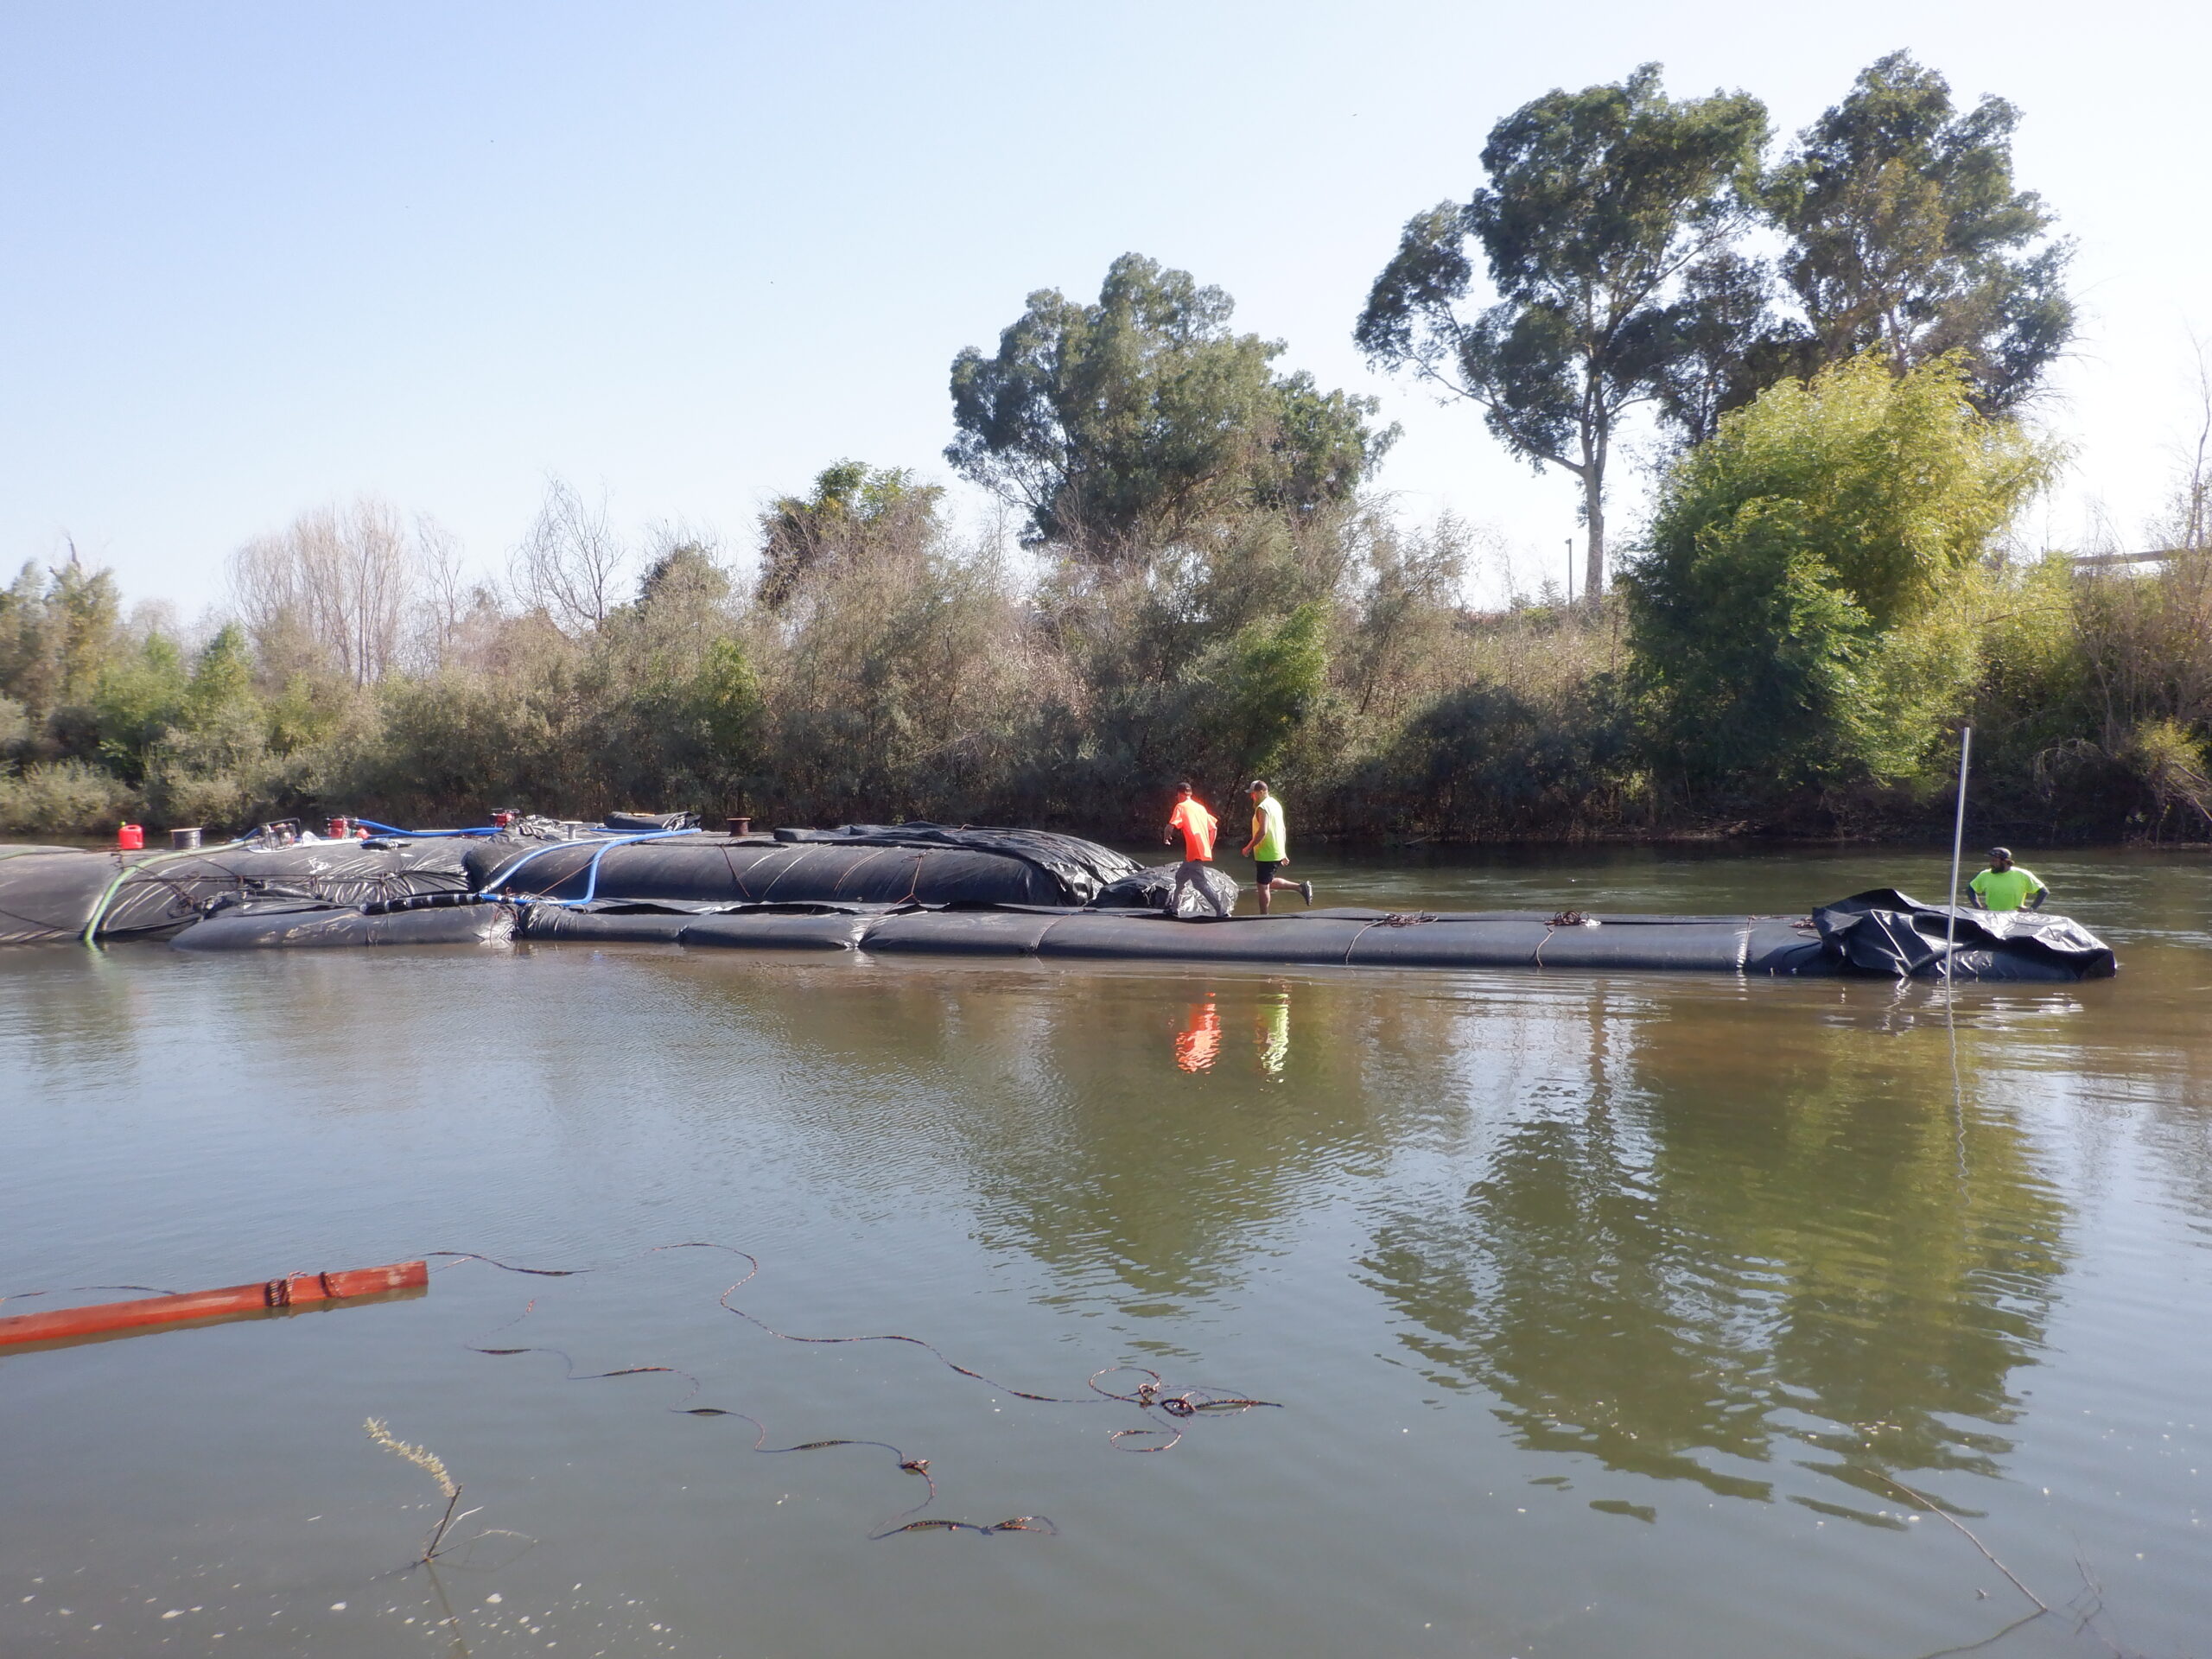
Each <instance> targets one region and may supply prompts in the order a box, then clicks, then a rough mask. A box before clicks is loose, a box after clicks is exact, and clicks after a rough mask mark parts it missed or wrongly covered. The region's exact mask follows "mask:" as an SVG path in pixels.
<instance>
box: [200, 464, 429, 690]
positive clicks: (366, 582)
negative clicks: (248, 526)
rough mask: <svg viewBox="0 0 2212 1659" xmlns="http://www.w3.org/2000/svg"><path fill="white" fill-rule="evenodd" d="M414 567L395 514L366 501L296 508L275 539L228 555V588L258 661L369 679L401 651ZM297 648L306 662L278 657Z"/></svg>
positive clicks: (359, 680) (412, 554) (356, 680)
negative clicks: (312, 509)
mask: <svg viewBox="0 0 2212 1659" xmlns="http://www.w3.org/2000/svg"><path fill="white" fill-rule="evenodd" d="M415 573H416V554H415V549H414V546H413V544H412V543H410V540H409V539H408V535H407V530H406V527H405V526H404V524H402V523H401V522H400V519H399V515H398V514H397V513H396V512H393V511H392V509H391V507H390V506H388V505H385V503H383V502H381V501H376V500H371V499H362V500H359V501H356V502H354V503H353V505H352V506H350V507H348V508H346V509H344V510H343V511H340V509H338V508H335V507H320V508H317V509H316V510H315V512H303V513H302V514H301V515H300V516H299V517H298V518H295V519H294V520H293V521H292V523H291V524H290V525H289V527H288V528H286V529H285V530H283V531H280V532H279V533H277V535H274V536H264V537H257V538H256V539H255V540H253V541H251V542H249V543H246V545H245V546H244V547H243V548H241V549H239V550H238V553H237V555H236V556H234V557H233V558H232V561H231V589H232V595H233V597H234V598H235V599H236V601H237V602H238V612H239V613H240V615H241V616H243V617H244V618H245V623H246V626H247V628H248V630H249V631H250V632H251V633H252V635H253V638H254V640H255V643H256V644H257V645H258V646H259V647H260V650H261V654H262V656H263V658H264V659H265V660H268V661H270V662H271V663H273V664H278V665H280V666H283V667H300V668H304V667H308V666H310V665H313V666H317V667H323V668H327V669H328V670H330V671H334V672H336V673H338V674H340V675H341V676H343V677H345V678H346V679H349V680H351V681H352V682H353V683H354V684H355V685H368V684H372V683H374V682H376V681H378V680H380V679H382V678H383V677H384V675H385V671H386V670H387V669H389V668H391V666H393V664H394V661H395V659H396V658H397V656H398V652H399V642H400V631H401V628H402V626H403V625H404V623H405V621H406V620H407V616H408V613H409V611H410V607H413V605H414V604H415V602H416V592H415ZM302 653H304V654H305V655H306V656H308V658H309V659H310V662H308V663H298V662H287V661H286V660H285V659H286V658H290V657H296V656H297V655H300V654H302ZM318 658H319V659H320V660H319V662H317V661H315V660H314V659H318Z"/></svg>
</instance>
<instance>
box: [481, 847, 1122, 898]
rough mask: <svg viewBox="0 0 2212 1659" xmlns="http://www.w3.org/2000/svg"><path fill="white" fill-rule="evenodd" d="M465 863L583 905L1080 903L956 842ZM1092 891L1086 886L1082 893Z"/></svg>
mask: <svg viewBox="0 0 2212 1659" xmlns="http://www.w3.org/2000/svg"><path fill="white" fill-rule="evenodd" d="M1061 839H1063V840H1072V839H1073V838H1072V837H1061ZM1097 850H1098V851H1100V852H1102V853H1103V852H1105V851H1106V850H1107V849H1104V848H1100V849H1097ZM464 856H465V859H466V861H467V866H468V868H469V871H470V874H472V875H473V876H474V879H475V883H476V885H477V886H478V887H493V888H494V889H495V890H496V891H498V892H499V893H516V894H530V895H534V896H539V897H544V898H550V899H582V898H583V897H585V895H586V893H587V890H588V891H589V893H590V894H591V896H592V897H594V898H601V899H651V900H664V901H681V902H689V903H698V904H720V905H731V904H772V903H777V902H799V903H804V902H829V903H847V904H874V905H888V904H921V905H956V904H967V905H993V904H997V905H1067V904H1079V903H1081V902H1083V898H1078V897H1076V896H1073V895H1071V893H1070V891H1069V888H1068V887H1067V886H1066V885H1065V882H1064V881H1063V880H1062V878H1061V877H1060V876H1058V875H1057V874H1054V873H1053V872H1052V870H1050V869H1048V868H1046V867H1045V866H1044V865H1042V864H1039V863H1038V862H1036V861H1033V860H1030V859H1027V858H1021V857H1017V856H1015V855H1013V854H1010V853H1003V852H998V851H995V850H992V849H988V848H984V847H968V846H962V845H958V844H951V845H937V844H934V843H927V842H905V841H893V842H874V841H864V840H863V841H853V840H844V841H831V842H822V841H809V842H778V841H774V840H772V839H768V838H766V837H758V836H746V837H742V838H740V837H733V836H673V837H671V838H670V839H667V840H654V841H632V842H619V841H610V840H607V839H605V838H601V839H597V840H583V841H571V842H531V841H524V840H506V839H499V840H493V841H489V842H475V843H473V844H472V845H471V846H470V848H469V849H468V851H467V854H466V855H464ZM1113 856H1116V857H1118V856H1119V855H1113ZM525 860H527V861H526V862H525ZM594 861H595V862H596V874H594ZM1122 862H1124V863H1127V862H1128V861H1127V860H1123V861H1122ZM1095 891H1096V888H1095V887H1085V888H1084V897H1087V896H1088V895H1089V893H1092V892H1095Z"/></svg>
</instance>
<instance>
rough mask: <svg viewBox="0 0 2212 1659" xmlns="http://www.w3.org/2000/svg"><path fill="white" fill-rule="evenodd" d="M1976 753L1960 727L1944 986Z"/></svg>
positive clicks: (1969, 733) (1970, 734) (1968, 732)
mask: <svg viewBox="0 0 2212 1659" xmlns="http://www.w3.org/2000/svg"><path fill="white" fill-rule="evenodd" d="M1973 753H1974V728H1973V727H1971V726H1962V727H1961V728H1959V810H1958V816H1957V817H1956V818H1955V819H1954V820H1953V821H1952V823H1951V901H1950V903H1949V904H1948V906H1946V907H1945V908H1946V911H1947V913H1946V915H1945V916H1944V918H1943V983H1944V984H1945V985H1946V986H1947V987H1948V985H1949V984H1950V982H1951V942H1952V940H1953V938H1955V936H1956V934H1957V932H1958V925H1959V917H1958V910H1959V855H1960V854H1961V852H1962V851H1963V850H1964V849H1965V848H1966V842H1967V757H1968V756H1969V755H1971V754H1973Z"/></svg>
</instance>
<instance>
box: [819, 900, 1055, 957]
mask: <svg viewBox="0 0 2212 1659" xmlns="http://www.w3.org/2000/svg"><path fill="white" fill-rule="evenodd" d="M1068 919H1070V918H1066V917H1064V916H1055V915H1040V914H1039V913H1037V912H1033V911H1007V910H918V911H908V912H901V913H899V914H898V915H895V916H884V917H880V918H877V919H876V920H874V921H873V922H871V923H870V924H869V925H868V931H867V934H866V936H865V937H864V938H862V939H861V949H862V950H868V951H874V952H878V953H880V954H885V955H906V956H958V957H979V956H980V957H1022V956H1033V955H1035V954H1036V953H1037V950H1038V947H1039V944H1042V943H1043V941H1044V938H1045V935H1046V933H1048V932H1049V931H1052V929H1053V928H1054V927H1057V926H1058V925H1060V924H1061V923H1062V922H1063V921H1065V920H1068Z"/></svg>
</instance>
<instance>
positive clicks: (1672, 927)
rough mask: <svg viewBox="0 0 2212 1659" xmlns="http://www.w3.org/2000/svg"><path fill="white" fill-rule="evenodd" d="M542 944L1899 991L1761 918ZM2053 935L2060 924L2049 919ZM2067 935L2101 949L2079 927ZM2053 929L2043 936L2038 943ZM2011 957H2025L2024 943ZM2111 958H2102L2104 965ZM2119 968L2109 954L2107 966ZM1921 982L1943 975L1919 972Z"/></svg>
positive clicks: (2009, 961)
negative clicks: (1841, 980)
mask: <svg viewBox="0 0 2212 1659" xmlns="http://www.w3.org/2000/svg"><path fill="white" fill-rule="evenodd" d="M527 915H528V919H527V921H526V923H525V925H524V935H525V937H527V938H533V939H548V940H552V939H560V938H591V939H602V940H617V939H635V940H645V939H652V940H658V941H662V942H666V943H674V944H688V945H702V946H719V947H722V948H745V947H750V948H753V949H759V950H784V949H794V948H797V949H816V950H823V949H827V950H864V951H867V952H869V953H871V954H874V955H898V954H930V955H957V956H1031V955H1034V956H1038V957H1052V958H1058V959H1065V960H1092V961H1121V962H1128V961H1136V962H1185V963H1197V962H1209V963H1254V964H1258V965H1281V966H1306V967H1331V966H1351V967H1358V966H1367V967H1395V968H1426V969H1467V968H1538V969H1560V970H1563V971H1568V972H1585V973H1603V972H1617V973H1646V972H1675V973H1719V974H1743V975H1753V976H1763V977H1776V976H1789V977H1813V978H1834V977H1837V976H1852V977H1869V976H1879V977H1884V978H1891V977H1896V976H1897V973H1896V970H1895V969H1893V968H1891V967H1888V966H1884V965H1881V964H1879V963H1875V964H1872V965H1870V963H1868V962H1866V961H1863V960H1858V959H1854V958H1853V957H1850V956H1848V955H1847V954H1845V953H1844V952H1843V951H1842V950H1840V949H1838V948H1836V947H1835V946H1834V945H1832V944H1829V943H1828V942H1827V941H1826V940H1824V939H1822V938H1821V937H1820V936H1819V935H1818V934H1817V933H1815V932H1814V931H1810V929H1809V928H1808V925H1806V924H1804V923H1803V922H1801V921H1796V920H1793V919H1790V918H1778V917H1763V916H1685V917H1665V916H1620V917H1605V918H1598V919H1596V920H1595V921H1592V920H1586V919H1585V918H1579V917H1577V918H1567V917H1564V916H1561V917H1549V916H1546V915H1544V914H1543V913H1541V912H1533V911H1531V912H1460V913H1456V914H1455V913H1445V914H1431V913H1414V914H1405V913H1395V912H1386V911H1363V910H1328V911H1311V912H1307V911H1300V912H1280V913H1278V914H1276V915H1274V916H1269V917H1256V916H1253V917H1244V918H1238V919H1236V920H1231V921H1218V922H1202V923H1187V922H1179V921H1177V920H1175V919H1173V918H1168V917H1166V916H1160V915H1157V914H1151V913H1144V912H1128V911H1122V912H1112V911H1096V910H1066V909H1051V908H1045V907H1033V908H1025V909H1000V910H934V911H932V910H918V909H914V908H911V907H901V908H897V909H892V910H881V909H874V910H871V909H868V908H855V910H853V911H851V912H837V913H834V914H822V915H804V914H800V915H794V914H792V913H790V912H787V911H779V910H776V909H772V908H764V909H757V910H756V909H740V910H734V911H729V912H721V913H718V914H712V915H699V914H687V913H677V912H660V913H655V912H649V911H644V910H641V909H637V908H625V907H615V908H612V909H609V910H607V911H580V910H571V909H567V908H565V907H563V906H551V905H538V906H531V908H530V910H529V912H527ZM2044 920H2045V922H2046V923H2048V924H2056V923H2059V922H2061V921H2063V920H2064V918H2056V917H2053V918H2044ZM2067 926H2068V927H2069V928H2070V929H2072V930H2073V931H2074V932H2075V933H2076V934H2078V935H2079V936H2080V937H2081V938H2084V939H2087V938H2090V937H2091V936H2089V935H2088V933H2087V932H2086V931H2083V930H2081V929H2080V928H2079V926H2078V925H2076V924H2072V923H2068V924H2067ZM2044 931H2055V930H2052V929H2049V928H2045V929H2038V930H2037V932H2038V933H2040V932H2044ZM1965 940H1966V935H1965V933H1964V932H1962V933H1961V941H1962V943H1961V949H1960V950H1959V952H1958V955H1957V957H1956V960H1955V976H1956V977H1957V978H1958V979H1960V980H1961V981H1972V980H1978V981H1985V982H2044V981H2051V980H2055V979H2062V978H2063V979H2075V978H2082V977H2094V976H2095V975H2096V971H2097V969H2096V963H2097V960H2098V958H2097V957H2095V955H2094V952H2093V953H2091V954H2090V955H2088V956H2086V957H2083V958H2082V965H2081V966H2080V967H2078V968H2077V967H2073V966H2068V965H2065V964H2064V963H2063V962H2062V961H2061V960H2059V959H2057V958H2056V957H2054V956H2053V955H2052V954H2051V953H2050V951H2049V950H2045V949H2044V948H2042V947H2041V946H2040V945H2039V944H2031V945H2030V946H2029V947H2028V948H2025V949H2018V950H2015V949H2010V948H2008V942H2007V941H2005V940H2003V939H1995V940H1992V939H1991V938H1988V937H1987V936H1985V935H1977V936H1976V938H1975V939H1974V942H1973V944H1972V946H1971V948H1970V947H1969V946H1968V945H1967V944H1966V943H1965V942H1964V941H1965ZM2011 943H2013V944H2018V941H2017V940H2014V941H2012V942H2011ZM2103 949H2104V947H2103V946H2102V945H2101V944H2097V945H2096V946H2095V950H2098V951H2102V950H2103ZM2105 954H2106V955H2107V956H2108V955H2109V952H2108V951H2107V952H2105ZM1914 971H1915V973H1916V975H1917V976H1920V977H1923V978H1925V977H1929V976H1931V973H1932V972H1933V971H1940V969H1930V968H1929V966H1928V965H1927V964H1926V963H1923V964H1922V965H1921V966H1920V967H1918V968H1917V969H1915V970H1914Z"/></svg>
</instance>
